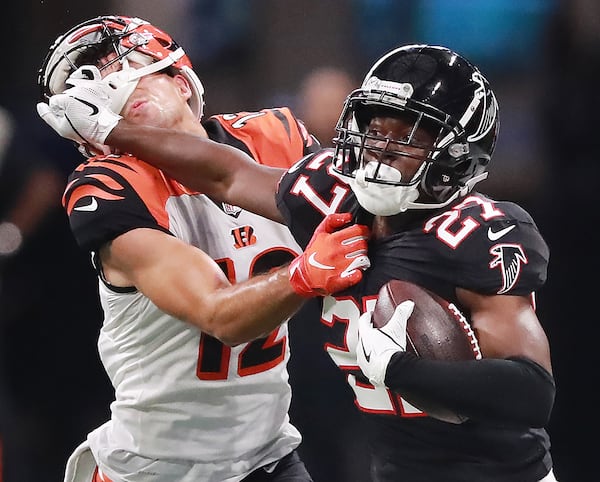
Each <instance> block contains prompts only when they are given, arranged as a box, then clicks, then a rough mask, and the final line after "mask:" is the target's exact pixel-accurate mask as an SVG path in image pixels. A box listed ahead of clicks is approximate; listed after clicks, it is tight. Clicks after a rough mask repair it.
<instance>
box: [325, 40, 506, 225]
mask: <svg viewBox="0 0 600 482" xmlns="http://www.w3.org/2000/svg"><path fill="white" fill-rule="evenodd" d="M375 115H379V116H384V117H385V116H394V115H397V116H400V117H402V118H403V119H410V120H411V122H413V123H414V124H413V128H412V132H413V133H414V132H415V131H416V130H417V129H418V128H419V127H423V128H425V127H427V129H429V131H430V132H433V135H434V138H435V142H434V144H433V147H431V148H430V147H429V146H428V154H427V155H426V157H425V160H424V162H423V164H422V165H421V167H420V168H419V170H418V172H417V173H416V175H415V176H414V177H413V178H412V179H409V180H405V179H401V175H400V174H398V171H397V170H395V169H391V168H389V166H386V165H384V164H383V163H382V162H375V163H373V162H372V161H371V162H368V163H367V162H366V161H365V156H364V153H365V149H368V150H369V151H377V150H382V151H383V150H385V149H386V148H387V147H384V148H380V149H377V148H374V147H373V146H374V145H375V146H376V145H383V146H387V145H389V144H390V142H391V143H393V144H395V147H394V151H395V152H397V153H398V154H399V155H406V156H409V157H412V156H411V155H410V154H409V153H408V152H403V151H402V146H417V144H415V143H414V140H413V135H412V134H411V135H409V136H408V137H407V138H406V139H403V140H400V141H390V140H389V139H385V138H383V137H381V136H377V135H372V134H370V133H368V132H367V126H368V124H369V121H370V119H371V118H372V117H374V116H375ZM497 132H498V104H497V101H496V97H495V96H494V93H493V92H492V90H491V89H490V86H489V84H488V81H487V80H486V79H485V77H484V76H483V75H482V74H481V72H480V71H479V70H478V69H477V67H475V66H474V65H473V64H471V63H470V62H469V61H468V60H466V59H465V58H464V57H462V56H461V55H459V54H457V53H456V52H453V51H452V50H449V49H447V48H444V47H440V46H430V45H408V46H404V47H400V48H397V49H395V50H393V51H391V52H389V53H387V54H386V55H384V56H383V57H381V58H380V59H379V60H378V61H377V62H376V63H375V64H374V65H373V67H372V68H371V70H370V71H369V72H368V74H367V75H366V77H365V79H364V81H363V83H362V85H361V87H360V88H359V89H357V90H355V91H354V92H352V93H351V94H350V95H349V96H348V98H347V99H346V102H345V104H344V108H343V110H342V113H341V116H340V119H339V121H338V124H337V126H336V133H337V136H336V138H335V139H334V144H335V146H336V147H335V149H336V157H335V166H334V169H335V170H336V171H337V172H339V173H340V174H342V175H344V176H347V177H349V178H350V185H351V186H352V189H353V190H354V192H355V194H356V196H357V199H358V201H359V203H360V204H361V205H362V206H363V208H365V209H366V210H367V211H369V212H371V213H372V214H377V215H383V216H389V215H394V214H397V213H399V212H403V211H405V210H407V209H433V208H438V207H443V206H445V205H447V204H449V203H450V202H451V201H452V200H454V199H456V198H457V197H459V196H464V195H466V194H467V193H468V192H469V191H470V190H471V189H472V188H473V186H474V185H475V184H476V183H477V182H479V181H481V180H483V179H485V178H486V177H487V172H485V171H486V169H487V166H488V164H489V162H490V159H491V156H492V152H493V150H494V146H495V143H496V136H497ZM382 141H383V142H382ZM386 141H387V143H386ZM365 143H367V145H368V147H365V145H366V144H365ZM417 147H421V146H417ZM371 158H372V157H371Z"/></svg>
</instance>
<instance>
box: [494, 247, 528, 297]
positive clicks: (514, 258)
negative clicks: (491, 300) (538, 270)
mask: <svg viewBox="0 0 600 482" xmlns="http://www.w3.org/2000/svg"><path fill="white" fill-rule="evenodd" d="M490 254H491V255H492V256H493V259H492V261H490V264H489V266H490V268H491V269H494V268H499V269H500V270H501V272H502V288H500V290H499V291H498V294H499V295H501V294H503V293H507V292H508V291H510V290H511V288H512V287H513V286H514V285H515V283H516V282H517V280H518V279H519V275H520V274H521V266H522V265H523V264H527V256H525V252H524V251H523V248H522V247H521V246H520V245H518V244H511V243H506V244H496V245H494V246H492V248H491V249H490Z"/></svg>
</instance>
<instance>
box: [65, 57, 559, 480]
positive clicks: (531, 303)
mask: <svg viewBox="0 0 600 482" xmlns="http://www.w3.org/2000/svg"><path fill="white" fill-rule="evenodd" d="M67 97H68V95H67ZM71 102H72V101H71V100H70V99H68V98H67V99H60V100H59V101H58V102H57V103H58V104H60V105H61V106H62V107H61V108H63V109H67V110H68V106H69V105H70V103H71ZM96 103H97V105H98V106H99V108H100V109H101V110H102V109H105V108H107V107H106V102H104V101H102V100H101V99H97V102H96ZM94 122H95V121H94V119H93V118H87V119H77V125H81V126H82V128H83V127H84V126H93V125H94ZM111 129H112V130H111V132H110V133H109V134H108V137H107V138H106V143H107V144H109V145H111V146H114V147H116V148H119V149H123V150H126V151H127V152H134V153H136V154H137V155H139V156H141V157H143V158H144V159H146V160H147V161H148V162H151V163H154V164H156V165H157V166H159V167H160V168H161V169H164V170H166V171H167V172H169V173H170V174H171V175H173V176H174V177H175V178H177V179H180V180H181V181H184V182H185V183H186V184H187V185H190V186H193V187H195V188H197V189H201V190H202V191H203V192H207V193H209V194H210V195H211V196H214V197H215V198H216V199H220V200H227V201H228V202H230V203H232V204H235V205H239V206H242V207H246V208H248V209H254V210H256V211H257V212H259V213H261V214H263V215H265V216H268V217H270V218H272V219H275V220H278V221H280V222H285V223H286V224H287V225H288V226H289V227H290V229H291V231H292V233H293V234H294V236H295V237H296V239H297V240H298V242H299V243H300V244H301V245H304V244H305V243H306V242H307V241H308V240H309V239H310V236H311V233H312V232H313V230H314V229H315V227H316V226H317V224H318V222H319V221H320V220H321V219H322V218H323V216H325V215H326V214H327V213H331V212H344V211H350V212H353V213H354V214H355V215H356V217H357V218H358V219H359V220H360V222H361V223H364V222H369V223H370V224H371V226H372V238H371V241H370V244H369V256H370V259H371V268H370V269H369V270H367V271H366V272H365V276H364V278H363V281H362V282H361V283H359V284H358V285H356V286H354V287H352V288H350V289H348V290H347V291H345V292H343V293H339V294H336V296H334V297H325V298H324V299H323V302H322V314H321V322H322V323H323V324H325V325H326V326H327V327H328V328H330V330H329V331H330V337H329V339H328V340H325V342H324V343H323V346H324V348H325V349H326V350H327V352H328V353H329V354H330V355H331V358H332V359H333V361H334V362H335V363H336V364H337V365H338V366H339V368H340V369H341V370H343V371H344V372H346V374H347V379H348V382H349V384H350V386H351V387H352V389H353V390H354V392H355V396H356V405H357V407H358V408H359V409H360V410H361V411H362V412H363V414H364V421H365V425H366V431H365V433H366V435H367V436H368V443H369V446H370V456H371V458H372V462H371V474H372V479H373V480H374V481H378V482H382V481H390V482H391V481H410V482H415V481H427V482H431V481H441V480H443V481H452V482H471V481H472V482H481V481H494V482H509V481H510V482H516V481H518V482H537V481H544V482H547V481H554V480H555V478H554V475H553V471H552V459H551V454H550V441H549V437H548V434H547V432H546V430H545V429H544V426H545V425H546V424H547V422H548V419H549V417H550V414H551V410H552V406H553V402H554V395H555V385H554V380H553V377H552V367H551V358H550V349H549V343H548V340H547V337H546V335H545V332H544V329H543V328H542V326H541V324H540V321H539V320H538V318H537V316H536V311H535V292H536V291H537V290H539V289H540V288H541V287H542V286H543V284H544V282H545V280H546V274H547V265H548V261H549V250H548V247H547V245H546V243H545V242H544V239H543V238H542V236H541V234H540V233H539V231H538V229H537V227H536V224H535V222H534V221H533V219H532V218H531V216H530V215H529V214H528V213H527V212H526V211H525V210H523V209H522V208H521V207H519V206H518V205H516V204H514V203H511V202H506V201H496V200H494V199H491V198H489V197H488V196H486V195H484V194H482V193H480V192H476V191H474V187H475V185H476V184H477V183H478V182H479V181H482V180H483V179H485V177H486V176H487V168H488V165H489V163H490V161H491V158H492V153H493V150H494V146H495V142H496V136H497V131H498V105H497V101H496V98H495V96H494V93H493V91H492V90H491V88H490V86H489V84H488V81H487V80H486V79H485V77H484V76H483V75H482V73H481V72H480V71H479V70H478V68H477V67H475V66H474V65H473V64H471V63H470V62H469V61H468V60H467V59H465V58H464V57H462V56H461V55H459V54H458V53H456V52H453V51H451V50H449V49H447V48H443V47H439V46H430V45H408V46H403V47H400V48H397V49H395V50H392V51H390V52H389V53H387V54H386V55H384V56H383V57H381V58H380V59H379V60H377V62H376V63H375V64H374V65H373V67H372V68H371V69H370V71H369V72H368V74H367V75H366V77H365V79H364V81H363V83H362V86H361V88H359V89H358V90H356V91H354V92H352V93H351V94H350V95H349V96H348V98H347V100H346V103H345V105H344V108H343V111H342V113H341V116H340V119H339V122H338V125H337V127H336V131H337V137H336V139H335V140H334V142H335V145H336V147H335V149H333V150H323V151H321V152H319V153H316V154H311V155H309V156H307V157H306V158H304V159H302V160H300V161H299V162H298V163H297V164H296V165H295V166H293V167H292V168H290V169H289V170H288V171H287V172H285V173H284V172H282V171H281V170H278V169H269V168H264V167H262V166H257V165H256V164H254V163H251V162H248V160H244V159H241V156H240V155H239V154H238V153H236V152H233V151H229V152H228V151H227V150H226V148H224V147H223V146H217V145H215V144H211V143H210V142H209V141H204V140H201V139H193V138H191V137H190V136H187V135H185V134H181V133H178V132H175V131H170V135H169V136H165V135H164V131H163V132H162V133H161V135H160V139H161V141H160V142H156V141H155V139H156V138H158V137H159V136H157V134H158V131H157V130H155V129H152V128H148V129H146V128H140V127H136V126H130V125H128V124H127V123H126V122H124V121H121V122H119V123H118V124H117V125H116V127H115V128H112V127H111ZM91 130H92V129H90V128H88V132H90V131H91ZM90 141H92V142H93V141H95V139H94V137H93V136H91V137H90ZM153 141H154V142H153ZM249 185H252V186H253V189H251V190H250V189H248V187H247V186H249ZM391 279H402V280H407V281H410V282H413V283H416V284H418V285H421V286H423V287H425V288H428V289H429V290H431V291H433V292H435V293H437V294H438V295H440V296H442V297H443V298H445V299H447V300H449V301H451V302H453V303H454V304H455V305H457V306H458V307H459V308H460V309H461V310H462V311H463V313H465V314H466V315H467V317H468V319H469V321H470V323H471V325H472V327H473V329H474V331H475V333H476V335H477V337H478V339H479V343H480V347H481V350H482V353H483V358H482V359H480V360H473V361H465V362H444V361H431V360H425V359H421V358H417V357H415V356H413V355H411V354H409V353H407V352H405V351H404V346H403V340H402V338H403V333H402V327H403V324H404V323H405V321H406V317H408V315H409V314H410V309H405V308H406V306H404V309H403V310H400V311H397V313H396V314H395V315H394V317H392V320H391V321H390V323H395V327H396V331H397V332H399V334H398V333H396V335H394V338H395V339H394V340H391V341H389V338H387V337H385V336H383V335H382V333H381V331H380V330H377V329H374V328H373V327H372V326H371V324H370V318H369V317H370V315H369V313H370V311H371V310H372V309H373V305H374V302H375V299H376V296H377V293H378V290H379V289H380V288H381V286H382V285H383V284H384V283H386V282H387V281H389V280H391ZM401 306H402V305H401ZM409 308H410V307H409ZM365 313H366V314H365ZM361 315H362V316H361ZM359 320H360V323H359ZM359 325H360V329H359ZM307 329H308V328H307ZM363 348H367V356H365V354H364V353H363ZM403 390H406V391H410V392H411V393H412V394H413V395H418V396H419V397H420V398H423V399H429V400H435V401H436V402H437V403H438V404H440V405H442V406H444V407H446V408H447V409H449V410H451V411H454V412H455V413H457V414H460V415H461V419H462V420H463V421H462V423H449V422H446V421H442V420H438V419H436V418H434V417H432V416H428V415H427V414H426V413H423V412H422V411H420V410H419V409H418V408H417V407H414V406H412V405H411V404H410V403H408V402H407V401H406V400H404V399H403V398H402V392H403ZM357 436H359V435H358V434H357Z"/></svg>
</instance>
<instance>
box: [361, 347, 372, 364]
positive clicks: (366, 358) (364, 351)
mask: <svg viewBox="0 0 600 482" xmlns="http://www.w3.org/2000/svg"><path fill="white" fill-rule="evenodd" d="M360 346H361V348H362V351H363V353H364V355H365V360H367V363H368V362H370V361H371V354H370V353H369V354H367V352H366V350H365V345H363V344H362V343H361V344H360Z"/></svg>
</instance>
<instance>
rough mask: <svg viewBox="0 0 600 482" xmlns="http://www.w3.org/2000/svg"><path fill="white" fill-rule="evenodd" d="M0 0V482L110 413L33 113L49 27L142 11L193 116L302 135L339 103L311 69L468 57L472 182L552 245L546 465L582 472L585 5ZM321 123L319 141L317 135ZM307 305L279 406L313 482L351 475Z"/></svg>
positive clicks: (546, 317) (587, 369)
mask: <svg viewBox="0 0 600 482" xmlns="http://www.w3.org/2000/svg"><path fill="white" fill-rule="evenodd" d="M11 9H12V11H13V14H12V15H10V16H9V15H5V17H4V25H3V28H2V29H0V40H1V45H2V46H3V50H2V51H3V56H4V59H5V60H4V66H3V69H2V75H0V106H1V107H3V108H4V109H5V112H4V115H0V223H2V222H3V221H10V222H14V223H15V224H17V225H19V226H21V227H22V232H23V234H24V241H23V243H22V244H21V245H20V247H19V249H17V250H16V251H15V250H13V244H11V238H10V236H8V235H6V233H5V232H4V231H2V225H1V224H0V438H2V440H3V444H2V445H0V447H1V448H2V452H3V457H2V459H1V460H2V462H0V472H1V473H3V475H4V480H3V482H29V481H34V480H35V481H39V480H44V481H49V482H54V481H59V480H62V471H63V467H64V463H65V461H66V458H67V457H68V455H69V454H70V452H71V451H72V450H73V448H74V447H75V446H76V445H77V444H79V442H81V441H82V440H83V439H84V438H85V436H86V434H87V433H88V432H89V431H90V430H91V429H93V428H95V427H96V426H97V425H99V424H100V423H102V422H103V421H104V420H105V419H106V418H107V417H108V405H109V403H110V401H111V399H112V390H111V387H110V384H109V382H108V380H107V378H106V376H105V374H104V372H103V369H102V367H101V365H100V361H99V359H98V356H97V351H96V336H97V332H98V330H99V327H100V324H101V320H102V315H101V312H100V310H99V307H98V301H97V295H96V280H95V277H94V274H93V271H92V269H91V265H90V263H89V260H88V258H87V255H85V254H84V253H82V252H81V251H80V250H79V249H78V248H77V246H76V245H75V243H74V241H73V240H72V237H71V235H70V232H69V230H68V225H67V221H66V216H65V214H64V212H63V210H62V208H61V207H60V196H61V194H62V189H63V187H64V183H65V181H66V176H67V175H68V174H69V172H70V171H71V169H72V168H73V167H74V166H75V165H76V163H78V162H79V160H80V156H79V154H78V153H77V151H76V150H75V149H74V148H73V147H72V146H71V145H70V144H69V143H68V142H66V141H64V140H62V139H60V138H58V137H57V136H56V135H55V134H54V132H52V131H51V130H50V129H49V128H48V127H47V126H46V125H45V124H44V123H43V122H42V121H41V120H40V119H39V118H38V117H37V114H36V113H35V104H36V102H37V98H38V90H37V86H36V76H37V69H38V67H39V65H40V63H41V61H42V60H43V58H44V56H45V54H46V52H47V50H48V47H49V46H50V44H51V43H52V41H53V40H54V39H55V38H56V36H57V35H58V34H60V33H62V32H64V31H65V30H67V29H69V28H70V27H71V26H73V25H74V24H76V23H78V22H80V21H83V20H85V19H87V18H91V17H94V16H97V15H102V14H129V15H136V16H140V17H142V18H145V19H147V20H150V21H151V22H152V23H154V24H155V25H156V26H158V27H161V28H163V29H165V30H166V31H168V32H169V33H171V34H172V36H173V37H174V38H175V39H176V40H177V41H178V42H179V43H181V44H182V45H183V46H184V48H185V49H186V51H187V53H188V54H189V55H190V57H191V59H192V61H193V63H194V65H195V70H196V71H197V73H198V75H199V77H200V78H201V79H202V81H203V83H204V86H205V88H206V102H207V105H206V111H207V112H206V113H207V115H210V114H212V113H220V112H235V111H240V110H255V109H259V108H262V107H270V106H277V105H290V106H292V107H293V108H294V110H295V112H296V113H297V114H298V115H299V116H300V117H301V118H303V119H305V120H306V121H307V124H309V128H313V129H314V130H315V132H320V129H319V128H318V124H317V123H318V122H319V119H321V120H322V121H325V120H323V119H325V117H324V116H325V114H326V113H327V112H329V113H330V114H331V111H335V112H334V114H335V115H334V116H333V119H334V120H331V119H330V118H327V119H326V122H329V125H331V123H334V122H335V119H336V118H337V114H338V113H339V110H340V109H341V100H338V101H336V102H334V103H333V107H332V106H329V105H328V106H327V108H326V109H325V102H326V101H325V100H320V101H318V102H317V107H314V106H313V104H312V103H311V99H312V98H311V97H310V96H309V94H308V86H309V79H310V78H311V76H312V74H314V73H315V72H317V71H318V70H319V69H321V68H324V67H327V68H329V69H333V71H334V72H335V73H336V75H337V77H335V76H334V77H332V78H330V79H334V80H331V83H329V81H327V85H325V81H321V83H320V84H319V85H321V86H322V87H323V89H322V90H324V89H325V88H329V87H332V88H333V85H334V82H337V81H338V80H339V82H340V84H339V85H340V86H343V87H340V88H343V90H344V91H348V90H349V89H350V88H352V87H353V86H358V84H359V83H360V80H359V79H361V78H362V76H363V75H364V73H365V72H366V70H367V68H368V67H369V66H370V65H371V64H372V63H373V61H374V60H375V59H377V58H378V57H379V56H380V55H381V54H383V53H384V52H386V51H387V50H389V49H391V48H393V47H395V46H397V45H400V44H404V43H413V42H425V43H437V44H443V45H445V46H448V47H450V48H453V49H454V50H457V51H458V52H460V53H462V54H464V55H465V56H467V57H468V58H470V59H471V60H473V61H474V62H475V63H476V64H478V65H479V66H480V68H481V70H482V71H483V72H484V74H486V76H487V77H488V79H489V80H490V81H491V84H492V86H493V87H494V89H495V91H496V94H497V96H498V100H499V103H500V118H501V127H500V137H499V141H498V147H497V151H496V155H495V158H494V160H493V162H492V166H491V168H490V171H491V175H490V179H489V180H487V181H485V183H483V184H480V185H479V186H481V187H480V189H481V190H483V191H485V192H488V193H490V194H491V195H493V196H495V197H497V198H503V199H512V200H514V201H517V202H519V203H520V204H521V205H523V206H524V207H525V208H526V209H527V210H528V211H529V212H530V213H531V214H532V215H533V216H534V218H535V219H536V221H537V223H538V225H539V227H540V230H541V231H542V233H543V234H544V236H545V237H546V239H547V241H548V244H549V245H550V248H551V261H550V267H549V273H548V275H549V279H548V282H547V284H546V286H545V287H544V288H543V289H542V290H540V292H539V293H538V314H539V317H540V319H541V321H542V323H543V325H544V328H545V329H546V332H547V334H548V337H549V339H550V344H551V349H552V358H553V365H554V374H555V378H556V382H557V388H558V391H557V397H556V403H555V408H554V412H553V416H552V420H551V422H550V425H549V427H548V428H549V431H550V434H551V437H552V443H553V456H554V461H555V473H556V476H557V477H558V479H559V480H560V481H562V482H585V481H595V480H597V476H596V477H595V471H594V470H593V469H594V467H595V464H594V463H593V456H594V455H595V451H593V450H592V447H594V445H595V444H594V443H591V444H590V441H594V440H595V438H596V437H595V436H596V433H597V427H598V424H597V422H596V417H595V409H596V408H597V405H598V398H597V395H596V393H597V391H598V389H597V387H596V385H597V382H598V379H599V377H598V374H597V367H598V363H597V361H596V356H595V350H594V348H595V345H596V343H597V339H598V338H597V335H598V331H599V330H598V328H597V326H598V322H599V321H600V320H599V319H598V318H599V317H598V314H597V312H596V310H593V309H592V307H593V299H594V298H593V296H594V294H595V292H596V291H597V290H596V286H597V283H598V282H597V278H596V276H597V273H598V267H599V263H598V256H597V251H598V249H597V247H596V244H597V243H596V239H595V238H596V232H597V226H596V225H597V223H598V221H599V219H600V217H599V215H598V211H597V207H596V206H597V203H596V202H594V201H596V197H597V191H598V175H599V168H598V166H599V158H598V157H599V156H598V148H599V147H600V136H599V135H598V133H597V131H598V126H600V119H598V117H599V116H600V114H599V112H600V94H599V90H598V89H599V85H600V4H598V2H595V1H594V0H587V1H586V0H563V1H561V0H521V1H519V2H515V1H514V0H486V1H479V2H473V1H468V0H302V1H291V0H290V1H284V0H219V1H218V2H216V1H211V0H171V1H168V2H167V1H164V0H163V1H162V2H158V1H154V0H152V1H150V0H146V1H142V0H128V1H119V2H117V1H116V0H114V2H113V3H111V2H109V1H107V0H100V1H95V2H75V1H73V0H42V1H34V0H27V1H25V2H18V3H17V4H14V5H12V6H11ZM329 72H331V70H330V71H329ZM335 79H337V80H335ZM340 79H341V80H340ZM335 85H337V84H335ZM349 86H350V87H349ZM327 98H328V99H329V101H332V99H335V98H336V97H334V96H333V94H332V95H329V96H328V97H327ZM321 108H323V109H324V112H321ZM6 116H9V118H10V119H12V120H11V122H10V123H6V122H3V121H2V119H3V118H4V119H5V118H6ZM10 125H12V128H13V129H12V130H11V129H9V126H10ZM313 126H314V127H313ZM319 135H320V136H321V138H320V140H321V141H322V143H323V144H328V143H329V140H330V137H328V133H327V131H325V133H324V134H319ZM331 136H332V134H331ZM479 186H478V187H479ZM3 236H4V238H3ZM310 310H311V307H310V306H309V307H307V308H306V309H305V311H304V312H303V313H301V314H302V315H306V316H301V317H299V318H301V319H300V320H298V323H292V329H293V334H292V350H293V352H292V353H293V354H292V356H293V358H292V362H291V365H290V373H291V380H292V383H293V387H294V390H295V392H294V402H293V407H292V416H293V418H294V420H295V421H296V422H297V424H298V426H299V427H300V429H301V430H302V431H303V433H304V436H305V441H304V444H303V451H304V452H303V455H304V457H305V460H306V462H307V464H308V465H309V468H310V469H311V471H312V472H313V476H314V477H315V480H316V482H322V481H327V482H331V481H333V482H337V481H339V482H350V481H361V480H364V479H363V476H364V475H363V474H364V464H363V458H362V457H361V451H362V450H363V449H362V447H361V446H360V442H361V433H360V432H359V431H358V430H357V429H356V425H355V418H356V413H355V412H354V411H353V410H352V406H351V402H350V392H349V389H347V388H346V386H345V385H344V384H343V381H342V377H341V374H340V373H338V372H337V371H336V370H335V369H334V368H333V365H332V363H331V362H330V361H329V360H328V359H327V358H326V356H325V354H324V353H323V352H321V351H320V350H319V349H318V347H316V346H315V344H314V343H311V340H312V339H313V338H314V337H317V338H318V329H319V328H318V327H317V328H314V325H312V326H313V329H314V330H317V331H311V330H309V329H308V328H307V326H310V325H309V321H308V315H310V314H311V313H310ZM317 460H318V461H317ZM324 461H329V462H324ZM1 479H2V476H0V480H1Z"/></svg>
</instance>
